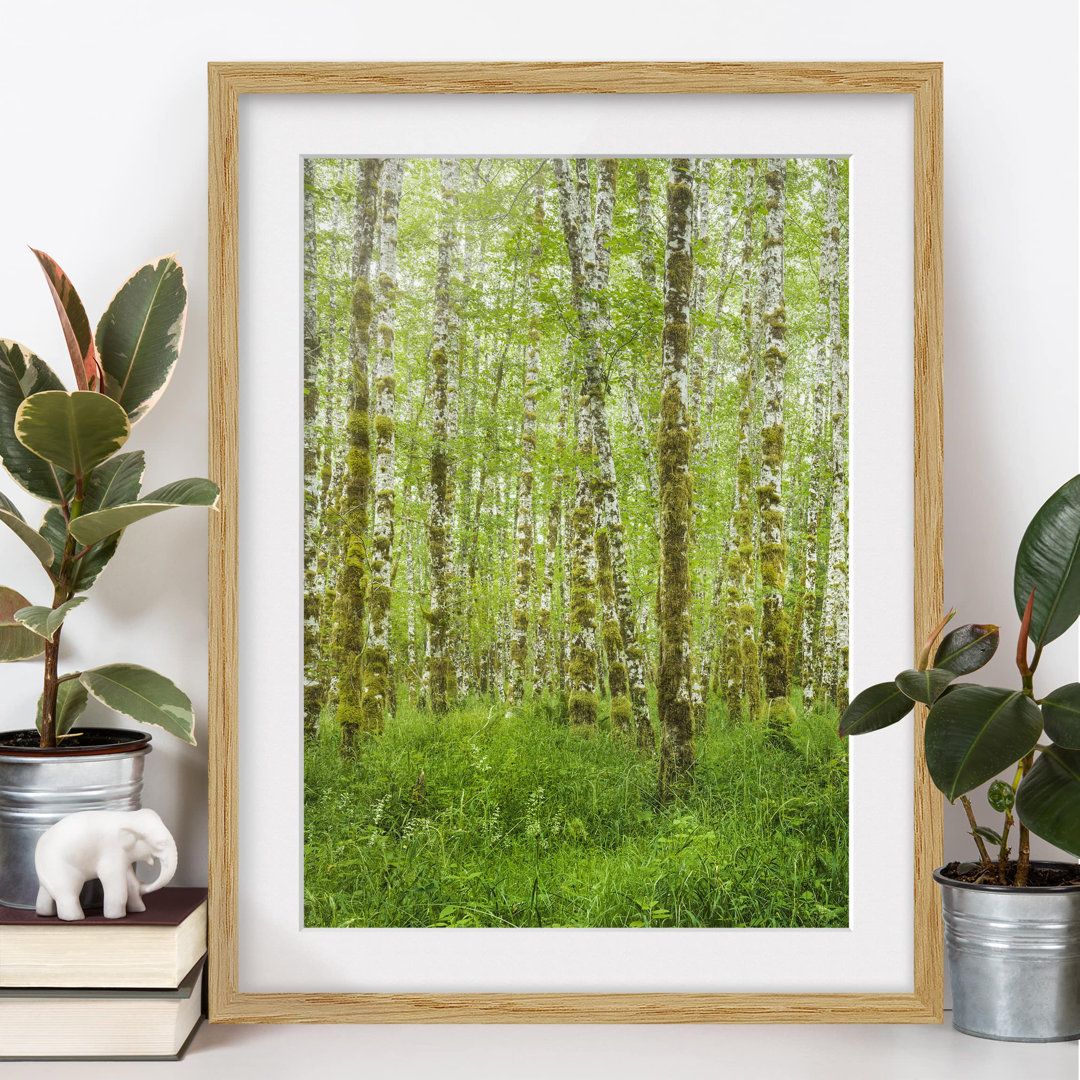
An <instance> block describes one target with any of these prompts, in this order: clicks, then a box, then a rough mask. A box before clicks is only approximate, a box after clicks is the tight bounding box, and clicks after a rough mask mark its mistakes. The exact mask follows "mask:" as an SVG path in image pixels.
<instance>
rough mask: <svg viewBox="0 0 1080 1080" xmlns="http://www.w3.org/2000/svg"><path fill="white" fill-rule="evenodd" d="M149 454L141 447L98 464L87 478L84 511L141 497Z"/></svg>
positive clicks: (89, 511)
mask: <svg viewBox="0 0 1080 1080" xmlns="http://www.w3.org/2000/svg"><path fill="white" fill-rule="evenodd" d="M145 470H146V455H145V454H144V453H143V452H142V451H141V450H132V451H130V452H129V453H126V454H117V455H115V456H114V457H111V458H109V460H108V461H105V462H103V463H102V464H101V465H99V466H98V467H97V468H96V469H95V470H94V471H93V472H92V473H91V474H90V476H89V478H88V479H87V481H86V493H85V495H84V496H83V504H82V512H83V514H84V515H85V514H88V513H92V512H93V511H95V510H104V509H105V508H106V507H109V506H120V505H121V504H123V503H127V502H133V501H134V500H135V499H137V498H138V497H139V489H140V487H141V486H142V478H143V472H144V471H145Z"/></svg>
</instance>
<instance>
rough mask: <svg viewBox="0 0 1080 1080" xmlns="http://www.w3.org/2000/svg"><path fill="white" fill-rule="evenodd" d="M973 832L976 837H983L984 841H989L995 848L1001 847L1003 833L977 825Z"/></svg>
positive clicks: (986, 826)
mask: <svg viewBox="0 0 1080 1080" xmlns="http://www.w3.org/2000/svg"><path fill="white" fill-rule="evenodd" d="M972 831H973V832H974V833H975V835H976V836H981V837H982V838H983V839H984V840H988V841H989V842H990V843H991V844H993V845H994V846H995V847H1001V833H999V832H995V831H994V830H993V829H991V828H990V827H989V826H988V825H976V826H975V828H974V829H973V830H972Z"/></svg>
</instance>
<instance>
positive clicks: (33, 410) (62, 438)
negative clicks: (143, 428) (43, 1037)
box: [15, 390, 131, 478]
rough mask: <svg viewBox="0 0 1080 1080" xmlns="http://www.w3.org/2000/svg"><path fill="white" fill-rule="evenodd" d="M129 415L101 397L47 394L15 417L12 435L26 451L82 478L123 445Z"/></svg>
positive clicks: (83, 393)
mask: <svg viewBox="0 0 1080 1080" xmlns="http://www.w3.org/2000/svg"><path fill="white" fill-rule="evenodd" d="M130 434H131V425H130V424H129V423H128V418H127V414H126V413H125V412H124V410H123V409H121V408H120V406H119V405H117V404H116V402H115V401H112V400H110V399H109V398H107V397H106V396H105V395H104V394H93V393H90V392H89V391H87V390H76V391H75V392H74V393H73V394H68V393H66V392H65V391H63V390H45V391H43V392H42V393H40V394H34V395H33V396H32V397H28V398H27V399H26V400H25V401H24V402H23V403H22V404H21V405H20V406H19V408H18V410H17V412H16V413H15V435H16V437H17V438H18V440H19V442H21V443H22V444H23V446H25V447H26V449H27V450H30V451H32V452H33V453H35V454H37V455H38V457H41V458H44V459H45V460H46V461H48V462H51V463H52V464H53V465H56V466H58V467H59V468H61V469H64V470H65V471H66V472H69V473H71V475H72V476H75V477H76V478H78V477H83V476H85V475H86V474H87V473H89V472H90V470H91V469H93V468H94V466H95V465H100V464H101V462H103V461H104V460H105V459H106V458H109V457H112V455H113V454H115V453H116V451H117V450H119V449H120V447H121V446H123V445H124V443H125V442H127V439H128V436H129V435H130Z"/></svg>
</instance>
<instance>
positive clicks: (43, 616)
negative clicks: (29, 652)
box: [15, 596, 89, 641]
mask: <svg viewBox="0 0 1080 1080" xmlns="http://www.w3.org/2000/svg"><path fill="white" fill-rule="evenodd" d="M88 599H89V597H86V596H75V597H72V599H70V600H68V601H67V602H66V603H63V604H61V605H60V606H59V607H57V608H47V607H42V606H41V605H40V604H32V605H30V606H29V607H24V608H22V609H21V610H20V611H16V612H15V621H16V622H17V623H20V624H21V625H22V626H25V627H26V628H27V629H28V630H33V632H34V633H35V634H37V635H38V637H42V638H44V639H45V640H46V641H52V639H53V635H54V634H55V633H56V631H57V630H59V629H60V627H61V626H63V625H64V620H65V619H66V618H67V616H68V612H70V611H71V610H72V609H73V608H77V607H78V606H79V605H80V604H83V603H85V602H86V601H87V600H88Z"/></svg>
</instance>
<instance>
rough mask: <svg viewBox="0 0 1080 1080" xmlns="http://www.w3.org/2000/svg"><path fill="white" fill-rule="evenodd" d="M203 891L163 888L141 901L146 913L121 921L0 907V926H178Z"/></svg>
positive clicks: (95, 914) (93, 913) (92, 914)
mask: <svg viewBox="0 0 1080 1080" xmlns="http://www.w3.org/2000/svg"><path fill="white" fill-rule="evenodd" d="M205 899H206V888H205V887H201V888H175V889H171V888H165V889H159V890H158V891H157V892H153V893H147V894H146V895H145V896H144V897H143V903H144V904H146V910H145V911H132V912H131V913H130V914H128V915H126V916H125V917H124V918H122V919H106V918H105V916H104V915H102V914H101V912H100V911H94V910H93V909H91V910H90V911H87V913H86V918H85V919H82V920H80V921H79V922H64V921H63V920H62V919H57V918H55V917H50V918H42V917H41V916H40V915H38V914H37V913H36V912H34V911H32V910H29V909H26V908H10V907H4V906H3V905H2V904H0V926H29V925H34V926H125V925H127V926H179V925H180V924H181V923H182V922H183V921H184V920H185V919H186V918H187V917H188V916H189V915H190V914H191V913H192V912H193V911H194V910H195V909H196V908H197V907H198V906H199V905H200V904H201V903H202V902H203V901H204V900H205Z"/></svg>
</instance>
